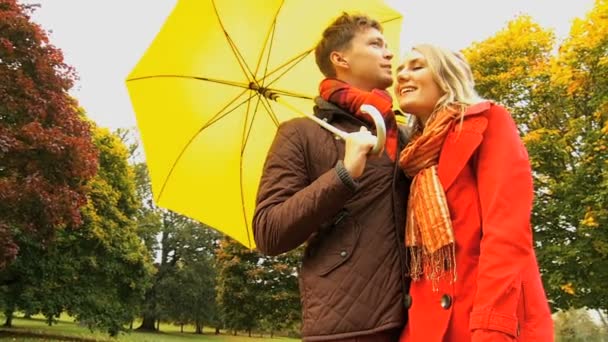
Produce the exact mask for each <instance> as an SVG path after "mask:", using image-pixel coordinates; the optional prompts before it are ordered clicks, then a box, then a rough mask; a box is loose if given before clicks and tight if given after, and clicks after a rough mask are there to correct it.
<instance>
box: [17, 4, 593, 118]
mask: <svg viewBox="0 0 608 342" xmlns="http://www.w3.org/2000/svg"><path fill="white" fill-rule="evenodd" d="M18 1H19V2H21V3H39V4H40V5H41V7H40V8H39V9H38V10H37V11H36V12H35V13H34V15H33V20H34V21H35V22H37V23H38V24H40V25H41V26H42V27H43V28H44V29H45V30H47V31H49V32H50V33H49V36H50V40H51V43H52V44H54V45H55V46H57V47H58V48H60V49H61V50H62V51H63V54H64V57H65V60H66V62H67V63H68V64H69V65H71V66H73V67H75V68H76V71H77V72H78V74H79V77H80V79H79V81H78V82H77V84H76V86H75V87H74V88H73V89H72V90H71V94H72V95H73V96H74V97H76V98H77V99H78V101H79V102H80V105H81V106H82V107H83V108H84V109H85V110H86V112H87V115H88V116H89V117H90V118H91V119H92V120H94V121H95V122H96V123H97V124H98V125H99V126H102V127H108V128H110V129H116V128H119V127H134V126H135V125H136V122H135V114H134V112H133V109H132V107H131V103H130V100H129V96H128V93H127V89H126V86H125V82H124V80H125V78H126V76H127V75H128V74H129V72H130V71H131V70H132V69H133V67H134V66H135V64H136V63H137V61H138V60H139V58H140V57H141V56H142V55H143V53H144V52H145V50H146V48H147V47H148V45H149V44H150V42H151V41H152V40H153V39H154V37H155V35H156V34H157V33H158V31H159V30H160V28H161V26H162V24H163V22H164V20H165V19H166V17H167V16H168V15H169V13H170V12H171V10H172V9H173V7H174V5H175V3H176V0H103V1H102V0H18ZM243 1H254V0H243ZM255 1H257V0H255ZM260 1H261V0H260ZM328 1H330V0H328ZM331 1H343V0H331ZM386 2H387V3H388V4H390V5H391V6H392V7H393V8H395V9H397V10H398V11H400V12H401V13H402V14H403V17H404V20H403V29H402V34H401V39H402V41H401V46H402V50H405V49H407V48H408V47H409V46H411V45H413V44H415V43H433V44H438V45H442V46H444V47H447V48H450V49H453V50H459V49H463V48H465V47H467V46H469V45H470V44H471V43H473V42H475V41H482V40H484V39H486V38H489V37H491V36H493V35H494V34H495V33H496V32H498V31H499V30H500V29H502V28H503V27H505V25H506V23H507V22H508V21H509V20H511V19H514V18H515V17H517V16H518V15H520V14H528V15H530V16H532V18H534V20H535V21H536V22H538V23H539V24H540V25H541V26H542V27H544V28H549V29H553V30H554V32H555V34H556V36H557V37H558V39H560V38H562V39H563V38H565V37H567V35H568V33H569V31H570V26H571V24H572V20H573V19H574V18H575V17H581V18H582V17H584V15H585V14H586V13H587V12H588V11H590V10H591V9H592V7H593V2H594V1H593V0H563V1H559V5H557V3H558V2H556V1H555V0H459V1H451V0H386ZM401 52H402V51H401Z"/></svg>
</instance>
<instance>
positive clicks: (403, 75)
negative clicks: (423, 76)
mask: <svg viewBox="0 0 608 342" xmlns="http://www.w3.org/2000/svg"><path fill="white" fill-rule="evenodd" d="M409 78H410V73H409V72H408V71H407V70H406V69H405V68H404V69H402V70H400V71H399V72H397V81H398V82H399V81H407V80H408V79H409Z"/></svg>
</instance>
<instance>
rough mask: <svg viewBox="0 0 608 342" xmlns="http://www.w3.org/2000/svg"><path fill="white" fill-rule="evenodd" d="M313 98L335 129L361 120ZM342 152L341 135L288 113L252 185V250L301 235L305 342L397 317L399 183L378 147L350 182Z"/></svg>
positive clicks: (271, 248)
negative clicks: (341, 166)
mask: <svg viewBox="0 0 608 342" xmlns="http://www.w3.org/2000/svg"><path fill="white" fill-rule="evenodd" d="M316 102H317V106H316V107H315V115H317V116H318V117H321V118H324V119H327V121H329V122H330V123H331V124H333V125H334V126H336V127H338V128H341V129H342V130H344V131H348V132H352V131H357V130H359V127H360V126H361V125H365V124H364V123H363V122H361V121H359V120H358V119H356V118H355V117H353V116H352V115H350V114H349V113H347V112H344V111H343V110H341V109H339V108H338V107H336V106H334V105H332V104H330V103H328V102H325V101H323V100H321V99H317V100H316ZM400 140H401V141H400V147H402V146H403V139H402V138H401V139H400ZM343 157H344V142H343V141H342V140H336V138H334V136H333V135H332V134H331V133H329V132H328V131H326V130H325V129H323V128H321V127H320V126H319V125H318V124H316V123H314V122H313V121H311V120H309V119H304V118H302V119H294V120H291V121H289V122H286V123H284V124H282V125H281V126H280V127H279V129H278V132H277V134H276V137H275V140H274V142H273V145H272V147H271V149H270V152H269V154H268V156H267V160H266V163H265V166H264V172H263V176H262V179H261V183H260V187H259V191H258V198H257V206H256V211H255V216H254V222H253V231H254V237H255V241H256V244H257V246H258V249H259V250H260V251H261V252H262V253H265V254H268V255H277V254H280V253H283V252H286V251H289V250H292V249H294V248H297V247H298V246H300V245H301V244H303V243H306V249H305V252H304V257H303V259H302V265H301V268H300V272H299V282H300V296H301V301H302V311H303V312H302V317H303V325H302V338H303V339H304V340H305V341H327V340H334V339H342V338H350V337H356V336H362V335H367V334H373V333H376V332H381V331H384V330H388V329H394V328H397V329H400V328H402V327H403V326H404V324H405V323H406V320H407V313H406V309H405V307H404V304H403V303H404V298H403V295H404V292H405V291H407V286H408V283H407V280H406V278H405V269H404V266H405V261H404V255H405V249H404V247H403V246H404V243H403V234H404V224H405V209H406V199H407V192H408V189H409V183H408V181H407V179H406V178H405V176H404V175H403V172H401V171H400V170H399V168H398V167H397V166H396V164H395V163H394V162H392V161H391V160H390V159H389V158H388V156H387V155H386V154H384V155H383V156H381V157H378V158H370V159H368V161H367V164H366V169H365V171H364V173H363V176H362V177H361V178H359V179H358V180H357V182H356V183H357V184H350V183H349V182H345V181H344V180H343V179H341V178H340V176H339V174H338V172H337V170H338V168H337V167H336V165H337V163H338V161H339V160H340V159H342V158H343ZM353 186H354V187H353Z"/></svg>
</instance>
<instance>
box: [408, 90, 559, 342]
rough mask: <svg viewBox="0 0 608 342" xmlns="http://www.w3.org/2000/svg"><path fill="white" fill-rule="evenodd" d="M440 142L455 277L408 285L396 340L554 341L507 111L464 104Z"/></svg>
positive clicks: (528, 195) (521, 154)
mask: <svg viewBox="0 0 608 342" xmlns="http://www.w3.org/2000/svg"><path fill="white" fill-rule="evenodd" d="M453 126H454V127H453V129H451V130H450V132H449V133H448V136H447V137H446V141H445V143H444V145H443V148H442V151H441V155H440V159H439V167H438V168H439V169H438V173H439V178H440V180H441V184H442V185H443V188H444V190H446V197H447V201H448V206H449V209H450V215H451V218H452V222H453V228H454V234H455V240H456V273H457V280H456V281H455V283H453V284H450V283H449V282H448V281H443V282H442V283H440V285H439V290H438V291H437V292H433V290H432V286H431V283H430V282H429V281H426V280H420V281H416V282H414V281H413V282H412V284H411V288H410V296H411V297H410V298H411V306H410V309H409V321H408V324H407V326H406V328H405V330H404V331H403V334H402V337H401V341H415V342H418V341H421V342H422V341H424V342H427V341H429V342H432V341H458V342H461V341H514V340H515V341H553V322H552V319H551V313H550V310H549V305H548V302H547V298H546V295H545V291H544V289H543V285H542V282H541V278H540V273H539V269H538V264H537V261H536V256H535V254H534V249H533V242H532V229H531V226H530V215H531V210H532V200H533V185H532V174H531V168H530V163H529V160H528V154H527V151H526V148H525V147H524V145H523V143H522V141H521V139H520V138H519V135H518V133H517V129H516V126H515V123H514V122H513V120H512V119H511V116H510V115H509V113H508V112H507V111H506V110H505V109H504V108H502V107H500V106H498V105H495V104H493V103H491V102H483V103H480V104H477V105H474V106H471V107H470V108H469V110H468V111H467V112H466V114H465V119H464V121H463V123H462V129H461V130H460V129H459V128H460V122H456V123H455V124H454V125H453Z"/></svg>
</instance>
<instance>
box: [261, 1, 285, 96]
mask: <svg viewBox="0 0 608 342" xmlns="http://www.w3.org/2000/svg"><path fill="white" fill-rule="evenodd" d="M284 3H285V1H281V4H280V5H279V8H278V9H277V12H276V13H275V15H274V18H273V19H272V24H271V25H270V28H269V29H268V34H267V35H266V39H265V40H264V45H263V46H262V52H261V53H260V58H259V60H258V65H257V66H256V68H255V74H256V75H257V74H258V70H259V69H260V65H261V64H262V59H263V58H264V51H265V50H266V44H268V42H269V41H270V46H269V47H268V55H267V56H266V67H265V70H264V75H266V72H268V62H270V54H271V52H272V45H273V43H274V34H275V32H276V28H277V17H278V16H279V12H281V8H283V4H284ZM262 84H263V82H262Z"/></svg>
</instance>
